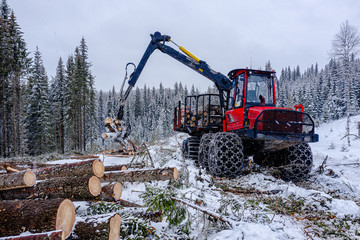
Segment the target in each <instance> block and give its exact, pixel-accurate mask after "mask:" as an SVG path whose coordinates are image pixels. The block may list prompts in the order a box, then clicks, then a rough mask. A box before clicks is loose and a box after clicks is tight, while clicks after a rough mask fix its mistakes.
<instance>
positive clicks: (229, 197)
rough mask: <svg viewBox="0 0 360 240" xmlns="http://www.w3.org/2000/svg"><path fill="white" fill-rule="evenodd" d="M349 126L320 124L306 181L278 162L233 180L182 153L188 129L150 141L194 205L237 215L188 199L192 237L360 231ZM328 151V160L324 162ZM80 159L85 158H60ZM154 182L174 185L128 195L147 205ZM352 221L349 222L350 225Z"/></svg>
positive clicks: (357, 157)
mask: <svg viewBox="0 0 360 240" xmlns="http://www.w3.org/2000/svg"><path fill="white" fill-rule="evenodd" d="M358 122H360V116H355V117H352V118H351V133H352V134H357V123H358ZM345 127H346V119H341V120H338V121H335V122H330V123H325V124H322V125H321V126H320V127H318V128H316V133H317V134H319V139H320V141H319V142H317V143H311V144H310V146H311V148H312V152H313V157H314V164H313V168H312V172H311V176H310V178H309V179H308V180H307V181H304V182H301V183H299V184H294V183H291V182H284V181H283V180H281V179H277V178H275V177H273V176H272V175H271V169H262V170H261V171H254V172H252V173H250V174H248V175H246V176H241V177H239V178H237V179H232V180H229V179H214V178H212V177H211V176H210V175H208V174H207V173H205V172H204V171H203V170H200V169H199V168H198V167H197V166H195V164H194V161H193V160H190V159H184V158H183V157H182V155H181V144H182V141H183V140H184V139H186V138H187V137H188V136H187V135H186V134H177V135H176V136H174V137H171V138H168V139H164V140H162V141H158V142H155V143H154V144H152V145H151V146H149V152H150V155H151V157H152V160H153V162H154V165H155V167H177V168H178V171H179V182H181V183H182V186H181V187H180V188H176V189H175V190H174V191H175V192H176V195H177V197H178V198H180V199H181V200H183V201H186V202H188V203H190V204H192V205H193V204H194V203H195V201H196V200H199V199H200V200H202V205H201V209H204V210H207V211H208V212H210V213H214V214H215V215H219V216H222V217H223V218H224V219H227V220H228V221H229V222H231V224H230V225H231V227H229V225H228V226H225V225H224V224H223V225H221V224H219V223H216V224H215V223H210V222H209V220H206V219H205V218H204V214H203V213H202V212H200V211H198V210H195V209H193V208H190V207H188V208H187V209H188V212H189V213H190V215H191V216H192V218H191V222H192V228H191V231H190V236H189V239H210V240H220V239H232V240H233V239H246V240H255V239H256V240H259V239H260V240H261V239H264V240H265V239H266V240H268V239H276V240H287V239H343V238H346V237H348V238H349V239H360V236H359V232H360V177H359V173H360V171H359V170H360V139H357V138H356V137H354V136H352V137H351V146H347V139H346V138H343V137H344V136H345ZM342 138H343V139H342ZM100 159H101V160H103V161H104V164H105V165H116V164H126V163H130V162H131V161H132V160H133V157H128V158H119V157H107V156H104V155H102V156H101V157H100ZM324 159H327V161H326V163H324V164H323V162H324ZM73 161H79V160H68V159H66V160H60V161H56V162H53V163H65V162H73ZM321 165H323V166H324V172H323V173H319V172H317V169H318V168H319V167H320V166H321ZM149 168H152V167H150V166H149ZM146 184H147V185H151V186H153V187H157V188H167V187H168V181H161V182H155V181H153V182H151V183H124V185H123V193H122V199H124V200H127V201H130V202H134V203H137V204H140V205H143V204H144V202H143V199H142V198H141V197H140V195H141V193H143V192H144V191H145V190H146ZM221 185H222V186H227V187H228V188H232V189H241V190H244V191H245V192H246V191H250V190H251V191H259V192H263V193H258V194H254V193H248V194H246V193H244V194H234V193H230V192H225V191H223V190H222V188H221ZM225 203H228V205H226V204H225ZM231 204H238V205H237V206H239V209H237V210H234V208H232V206H235V205H231ZM282 204H283V205H282ZM286 204H288V205H286ZM75 205H76V207H78V208H79V209H78V211H80V212H83V211H85V209H86V207H87V204H86V202H77V203H75ZM287 206H290V208H286V207H287ZM220 209H222V210H221V211H220ZM119 214H120V215H121V211H119ZM345 223H346V224H347V225H349V227H348V228H345V227H342V226H343V225H344V224H345ZM346 224H345V225H346ZM151 226H153V227H155V228H156V233H157V234H160V233H161V232H164V233H167V234H168V235H167V236H176V233H177V230H174V228H173V227H169V226H168V225H167V223H166V222H165V220H163V221H162V222H160V223H155V222H152V223H151ZM326 229H330V230H329V231H330V232H331V231H333V232H335V233H339V235H336V234H332V233H329V231H328V232H327V231H326ZM340 233H341V234H346V237H344V236H343V235H341V234H340ZM309 236H310V237H309Z"/></svg>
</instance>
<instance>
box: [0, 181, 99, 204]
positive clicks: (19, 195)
mask: <svg viewBox="0 0 360 240" xmlns="http://www.w3.org/2000/svg"><path fill="white" fill-rule="evenodd" d="M100 192H101V183H100V180H99V179H98V178H97V177H95V176H82V177H64V178H52V179H48V180H43V181H39V182H38V183H37V184H36V185H35V186H34V187H31V188H22V189H13V190H7V191H0V199H2V200H13V199H33V198H69V199H72V200H80V201H83V200H94V198H95V197H96V196H98V195H99V194H100Z"/></svg>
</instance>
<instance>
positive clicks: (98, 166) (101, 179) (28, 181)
mask: <svg viewBox="0 0 360 240" xmlns="http://www.w3.org/2000/svg"><path fill="white" fill-rule="evenodd" d="M0 166H3V167H4V168H5V169H6V170H7V172H8V173H4V174H1V175H0V219H1V224H0V225H1V226H0V237H3V236H12V237H7V238H6V239H19V240H30V239H44V240H46V239H60V238H61V239H66V238H67V237H69V236H70V234H71V231H72V228H73V225H74V221H75V209H74V205H73V203H72V201H75V200H76V201H91V200H105V201H116V202H118V203H119V204H121V205H123V206H125V207H142V206H140V205H138V204H135V203H131V202H128V201H125V200H123V199H121V196H122V184H123V183H124V182H145V181H163V180H175V179H177V177H178V176H177V175H178V172H177V169H176V168H159V169H135V170H128V168H134V167H136V168H143V167H144V164H143V163H141V164H132V165H131V164H119V165H116V166H107V167H105V166H104V164H103V162H102V161H100V160H99V159H96V160H88V161H80V162H75V163H67V164H59V165H50V164H44V165H42V166H43V167H41V168H38V165H31V164H27V165H26V166H27V167H32V166H34V167H35V168H34V169H27V170H24V168H23V166H20V165H16V164H12V163H7V164H6V165H5V164H2V165H0ZM6 167H7V168H6ZM64 199H65V200H64ZM103 220H104V221H101V223H100V222H99V217H98V216H97V217H94V218H91V217H88V218H86V219H78V221H77V224H76V226H75V228H73V229H74V231H73V233H74V234H73V235H71V237H70V238H71V239H97V236H100V235H101V236H102V238H104V236H105V235H106V236H107V237H106V238H108V239H119V238H120V222H121V218H120V216H119V215H118V214H116V215H114V216H110V215H108V216H107V217H104V219H103ZM95 223H97V224H96V225H95ZM57 230H59V231H57ZM24 231H28V232H29V234H26V235H23V234H21V233H23V232H24ZM19 234H21V235H20V236H16V235H19ZM99 234H100V235H99ZM74 236H76V238H74Z"/></svg>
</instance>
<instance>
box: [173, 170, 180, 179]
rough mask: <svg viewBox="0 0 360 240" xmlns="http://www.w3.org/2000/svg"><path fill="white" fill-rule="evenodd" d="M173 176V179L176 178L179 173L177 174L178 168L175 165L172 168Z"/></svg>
mask: <svg viewBox="0 0 360 240" xmlns="http://www.w3.org/2000/svg"><path fill="white" fill-rule="evenodd" d="M173 176H174V179H175V180H176V179H178V177H179V175H178V170H177V168H176V167H174V170H173Z"/></svg>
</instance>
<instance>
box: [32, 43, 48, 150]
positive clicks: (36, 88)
mask: <svg viewBox="0 0 360 240" xmlns="http://www.w3.org/2000/svg"><path fill="white" fill-rule="evenodd" d="M28 88H29V89H28V91H29V102H28V106H27V109H28V112H27V134H28V150H29V153H30V154H32V155H38V154H43V153H47V152H49V151H50V150H51V149H50V147H51V146H52V144H51V141H50V140H51V135H50V132H51V125H50V123H51V121H50V103H49V86H48V77H47V75H46V71H45V67H44V65H43V61H42V57H41V53H40V51H39V49H38V48H36V51H35V56H34V63H33V66H32V69H31V75H30V77H29V81H28Z"/></svg>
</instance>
